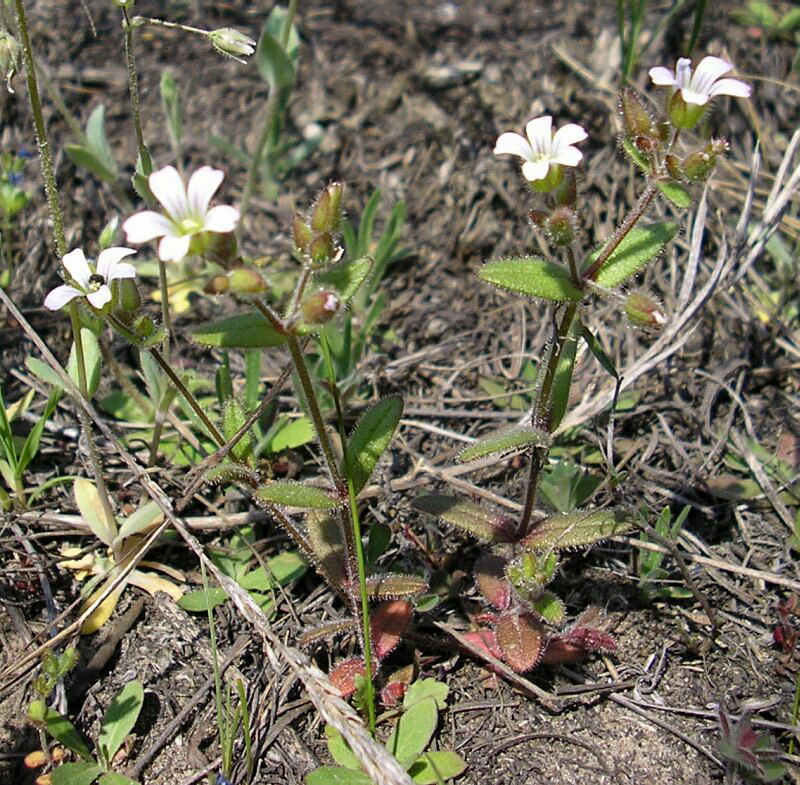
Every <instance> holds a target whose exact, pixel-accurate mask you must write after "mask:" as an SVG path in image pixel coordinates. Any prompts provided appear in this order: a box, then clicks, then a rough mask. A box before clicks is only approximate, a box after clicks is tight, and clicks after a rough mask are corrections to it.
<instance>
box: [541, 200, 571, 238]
mask: <svg viewBox="0 0 800 785" xmlns="http://www.w3.org/2000/svg"><path fill="white" fill-rule="evenodd" d="M544 229H545V231H546V232H547V235H548V237H549V238H550V241H551V242H552V243H553V244H554V245H569V244H570V243H571V242H572V241H573V240H574V239H575V211H574V210H572V209H571V208H569V207H558V208H556V209H555V210H553V212H552V213H550V215H549V216H548V217H547V219H546V220H545V223H544Z"/></svg>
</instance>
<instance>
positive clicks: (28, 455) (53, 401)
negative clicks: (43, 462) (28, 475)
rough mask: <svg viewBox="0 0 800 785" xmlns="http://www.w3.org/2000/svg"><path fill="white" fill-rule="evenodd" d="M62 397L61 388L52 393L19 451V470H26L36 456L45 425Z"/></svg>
mask: <svg viewBox="0 0 800 785" xmlns="http://www.w3.org/2000/svg"><path fill="white" fill-rule="evenodd" d="M31 392H33V390H31ZM60 397H61V392H60V391H59V390H55V391H54V392H51V393H50V396H49V398H48V399H47V403H46V404H45V407H44V411H43V412H42V413H41V415H40V416H39V419H38V420H37V421H36V424H35V425H34V426H33V428H31V431H30V433H29V434H28V436H27V438H26V439H25V443H24V444H23V445H22V450H20V453H19V461H18V471H20V472H22V471H24V470H25V469H26V468H27V466H28V464H29V463H30V462H31V461H32V460H33V459H34V458H35V457H36V453H38V452H39V444H40V442H41V439H42V434H43V433H44V426H45V425H46V424H47V421H48V420H49V419H50V417H51V416H52V414H53V412H54V411H55V410H56V406H57V405H58V399H59V398H60Z"/></svg>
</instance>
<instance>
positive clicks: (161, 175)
mask: <svg viewBox="0 0 800 785" xmlns="http://www.w3.org/2000/svg"><path fill="white" fill-rule="evenodd" d="M148 183H149V185H150V190H151V191H152V192H153V196H155V198H156V199H158V201H159V202H161V204H162V205H164V209H165V210H166V211H167V213H169V215H170V217H171V218H175V219H180V218H181V217H185V216H186V214H187V213H188V211H189V204H188V200H187V198H186V188H185V187H184V185H183V180H181V176H180V175H179V174H178V170H177V169H176V168H175V167H174V166H165V167H164V168H163V169H159V170H158V171H157V172H153V173H152V174H151V175H150V177H149V179H148Z"/></svg>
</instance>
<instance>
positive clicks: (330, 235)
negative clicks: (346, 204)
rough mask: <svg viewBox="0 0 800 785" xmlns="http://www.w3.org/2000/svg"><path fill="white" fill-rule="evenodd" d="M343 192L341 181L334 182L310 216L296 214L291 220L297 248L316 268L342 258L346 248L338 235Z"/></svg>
mask: <svg viewBox="0 0 800 785" xmlns="http://www.w3.org/2000/svg"><path fill="white" fill-rule="evenodd" d="M343 193H344V186H343V185H342V183H331V184H330V185H328V186H327V187H326V188H325V189H324V190H323V191H322V193H321V194H320V195H319V196H318V197H317V200H316V202H315V203H314V205H313V207H312V208H311V210H310V211H309V213H308V215H307V216H303V215H301V214H300V213H297V214H296V215H295V216H294V219H293V221H292V234H293V239H294V247H295V251H296V252H297V253H298V254H299V255H300V256H301V257H302V258H303V259H304V261H307V262H310V263H311V264H312V265H313V266H315V267H319V266H323V265H325V264H330V263H332V262H338V261H339V259H341V258H342V254H343V249H342V247H341V246H340V245H339V243H338V242H337V240H336V236H337V234H338V232H339V228H340V226H341V223H342V195H343Z"/></svg>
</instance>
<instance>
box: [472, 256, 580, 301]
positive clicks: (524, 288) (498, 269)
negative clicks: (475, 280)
mask: <svg viewBox="0 0 800 785" xmlns="http://www.w3.org/2000/svg"><path fill="white" fill-rule="evenodd" d="M478 277H479V278H480V279H481V280H483V281H486V283H491V284H494V285H495V286H497V287H499V288H501V289H507V290H508V291H511V292H516V293H518V294H524V295H527V296H528V297H540V298H541V299H543V300H551V301H553V302H559V303H560V302H567V301H570V300H571V301H573V302H579V301H580V300H582V299H583V297H584V292H582V291H581V290H580V289H578V288H577V287H576V286H575V284H573V283H572V280H571V279H570V277H569V272H567V270H565V269H564V268H563V267H561V266H560V265H558V264H554V263H553V262H548V261H546V260H544V259H539V258H536V257H524V258H521V259H497V260H495V261H493V262H487V263H486V264H485V265H484V266H483V267H482V268H481V269H480V270H479V271H478Z"/></svg>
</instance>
